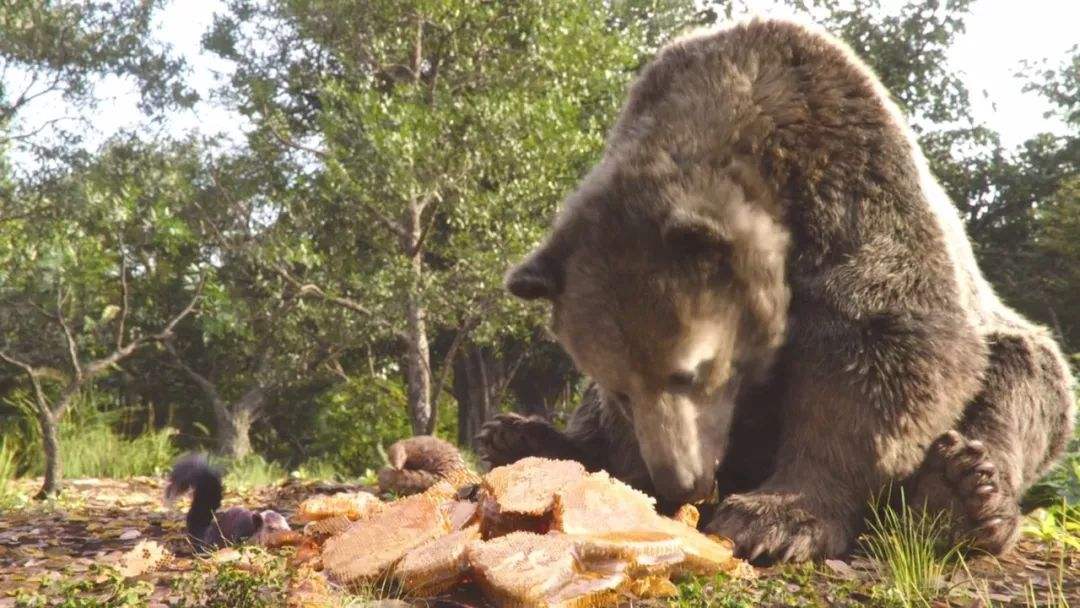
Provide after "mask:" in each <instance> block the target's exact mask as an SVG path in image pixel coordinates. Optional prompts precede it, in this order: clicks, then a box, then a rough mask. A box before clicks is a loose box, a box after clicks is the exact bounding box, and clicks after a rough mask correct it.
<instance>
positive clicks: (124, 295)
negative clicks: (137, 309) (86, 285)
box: [116, 242, 128, 349]
mask: <svg viewBox="0 0 1080 608" xmlns="http://www.w3.org/2000/svg"><path fill="white" fill-rule="evenodd" d="M120 291H121V294H120V323H119V325H118V326H117V328H116V348H118V349H119V348H120V347H122V346H123V345H124V324H125V323H127V316H128V283H127V253H126V252H125V251H124V243H123V242H121V243H120Z"/></svg>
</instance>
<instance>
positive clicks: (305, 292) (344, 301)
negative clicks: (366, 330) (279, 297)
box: [270, 264, 405, 338]
mask: <svg viewBox="0 0 1080 608" xmlns="http://www.w3.org/2000/svg"><path fill="white" fill-rule="evenodd" d="M270 269H271V270H272V271H274V272H275V273H277V275H278V276H280V277H281V278H282V279H284V280H285V282H286V283H288V284H289V285H292V286H293V288H294V289H296V292H297V295H299V296H300V297H301V298H316V299H319V300H323V301H325V302H330V303H331V304H336V305H338V306H340V307H342V308H345V309H347V310H351V311H353V312H357V313H360V314H362V315H364V316H365V317H367V318H368V319H370V320H371V321H374V322H375V324H376V325H378V326H379V327H381V328H383V329H385V330H387V331H389V332H390V333H392V334H393V335H394V336H395V337H398V338H404V337H405V335H404V333H402V332H401V331H399V330H398V329H395V328H394V326H393V325H391V324H390V323H388V322H386V321H385V320H383V319H380V318H379V317H377V316H376V315H375V313H373V312H372V311H371V309H370V308H368V307H367V306H364V305H363V304H361V303H360V302H357V301H356V300H353V299H352V298H346V297H342V296H335V295H331V294H328V293H326V292H325V291H324V290H323V289H322V288H321V287H319V286H318V285H315V284H314V283H303V282H301V281H300V280H298V279H297V278H296V277H294V276H292V275H291V274H289V271H287V270H285V269H284V268H282V267H281V266H278V265H276V264H273V265H270Z"/></svg>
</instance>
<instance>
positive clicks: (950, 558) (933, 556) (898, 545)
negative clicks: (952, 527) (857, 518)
mask: <svg viewBox="0 0 1080 608" xmlns="http://www.w3.org/2000/svg"><path fill="white" fill-rule="evenodd" d="M870 512H871V516H870V519H869V521H868V522H867V534H865V535H864V536H863V537H862V539H861V545H862V549H863V551H864V552H865V553H866V555H867V557H869V558H871V559H872V560H873V561H874V563H875V564H876V565H877V567H878V577H879V585H878V587H877V588H876V590H875V591H876V594H879V595H880V599H881V600H882V601H883V602H884V603H886V604H889V605H895V606H900V607H903V608H915V607H929V606H930V605H931V602H932V601H933V600H934V599H935V598H937V597H939V596H940V595H941V593H942V591H943V590H944V588H945V584H946V581H947V580H948V579H949V577H950V576H951V575H952V573H953V572H954V571H955V570H956V569H957V567H959V565H960V563H961V558H962V555H963V551H964V547H962V546H959V545H953V546H951V547H946V542H945V540H946V524H947V522H946V521H945V519H944V518H943V517H942V515H941V514H937V515H935V516H930V515H929V514H927V513H926V512H924V511H923V510H922V509H917V508H912V507H910V506H909V505H908V504H907V501H906V499H904V497H903V496H901V500H900V505H899V508H894V507H891V506H881V505H872V506H871V509H870ZM943 547H944V548H943Z"/></svg>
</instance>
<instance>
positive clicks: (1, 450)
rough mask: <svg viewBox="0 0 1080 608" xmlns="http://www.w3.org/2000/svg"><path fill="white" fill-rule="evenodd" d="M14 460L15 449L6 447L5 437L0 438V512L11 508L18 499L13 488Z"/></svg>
mask: <svg viewBox="0 0 1080 608" xmlns="http://www.w3.org/2000/svg"><path fill="white" fill-rule="evenodd" d="M15 458H16V454H15V449H14V448H11V447H9V446H8V442H7V438H6V437H0V512H3V511H4V510H5V509H8V508H9V507H11V506H12V505H13V504H14V503H15V502H16V501H17V498H18V494H17V493H16V491H15V487H14V481H15V472H16V468H15Z"/></svg>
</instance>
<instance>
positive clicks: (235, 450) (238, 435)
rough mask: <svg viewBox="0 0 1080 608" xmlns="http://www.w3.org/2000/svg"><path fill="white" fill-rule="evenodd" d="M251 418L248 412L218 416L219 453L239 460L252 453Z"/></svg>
mask: <svg viewBox="0 0 1080 608" xmlns="http://www.w3.org/2000/svg"><path fill="white" fill-rule="evenodd" d="M251 422H252V420H251V417H250V416H249V415H247V413H246V412H233V413H230V414H229V415H228V416H218V421H217V444H218V453H219V454H221V455H222V456H224V457H226V458H230V459H233V460H239V459H241V458H244V457H245V456H247V455H248V454H250V453H251Z"/></svg>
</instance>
